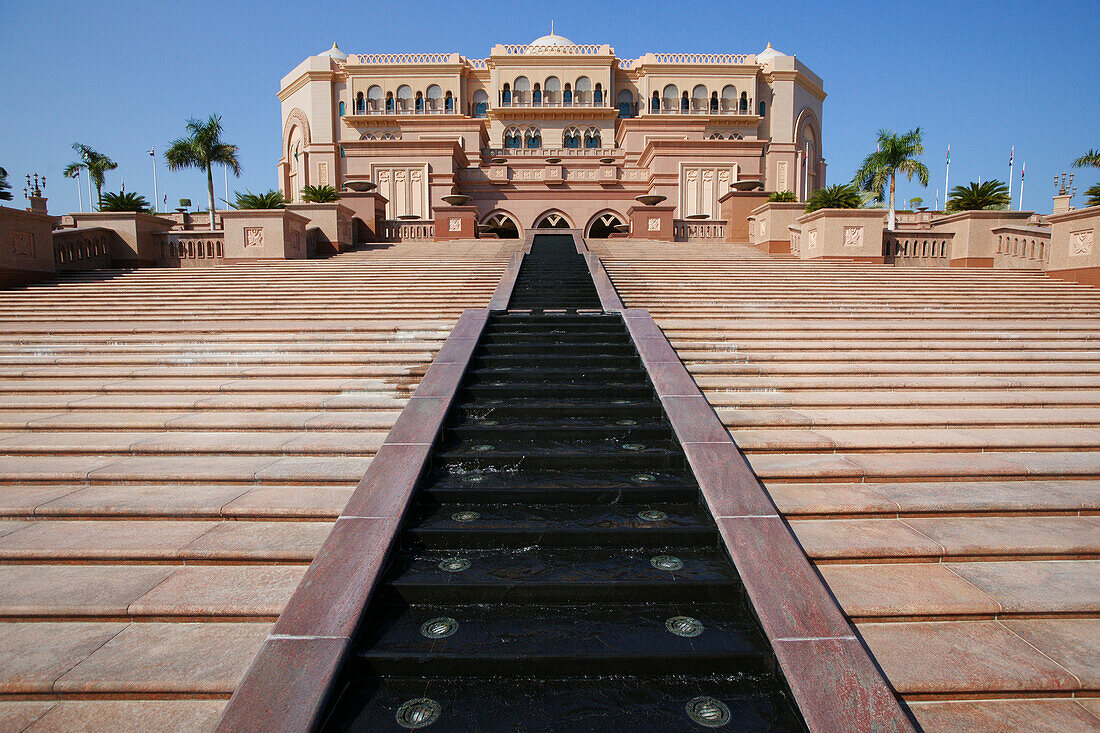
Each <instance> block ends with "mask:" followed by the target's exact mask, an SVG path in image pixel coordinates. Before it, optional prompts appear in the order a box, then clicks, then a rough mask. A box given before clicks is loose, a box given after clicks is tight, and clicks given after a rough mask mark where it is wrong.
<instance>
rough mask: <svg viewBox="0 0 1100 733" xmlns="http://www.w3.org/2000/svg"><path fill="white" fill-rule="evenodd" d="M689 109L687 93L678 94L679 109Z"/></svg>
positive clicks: (689, 102)
mask: <svg viewBox="0 0 1100 733" xmlns="http://www.w3.org/2000/svg"><path fill="white" fill-rule="evenodd" d="M689 109H691V101H690V100H689V99H688V93H687V92H684V93H683V94H682V95H681V96H680V111H681V112H687V111H688V110H689Z"/></svg>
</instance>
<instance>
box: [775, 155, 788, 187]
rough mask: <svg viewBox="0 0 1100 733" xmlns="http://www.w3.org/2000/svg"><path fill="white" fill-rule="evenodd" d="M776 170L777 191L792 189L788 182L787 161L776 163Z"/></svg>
mask: <svg viewBox="0 0 1100 733" xmlns="http://www.w3.org/2000/svg"><path fill="white" fill-rule="evenodd" d="M775 168H776V172H775V190H776V191H790V190H791V187H790V185H788V183H787V179H788V176H787V161H785V160H781V161H779V163H778V164H777V165H776V167H775Z"/></svg>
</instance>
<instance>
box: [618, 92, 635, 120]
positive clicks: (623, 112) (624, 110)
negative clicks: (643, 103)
mask: <svg viewBox="0 0 1100 733" xmlns="http://www.w3.org/2000/svg"><path fill="white" fill-rule="evenodd" d="M618 103H619V117H624V118H626V117H633V116H634V95H633V94H632V93H631V91H630V90H629V89H620V90H619V98H618Z"/></svg>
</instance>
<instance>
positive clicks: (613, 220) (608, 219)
mask: <svg viewBox="0 0 1100 733" xmlns="http://www.w3.org/2000/svg"><path fill="white" fill-rule="evenodd" d="M625 227H626V222H625V221H623V218H622V217H621V216H619V215H618V214H616V213H615V212H613V211H608V212H606V213H603V214H600V215H599V216H597V217H596V218H595V219H593V220H592V223H591V224H589V225H588V237H589V238H590V239H607V238H608V237H610V236H611V235H612V234H620V233H621V232H623V231H626V229H625Z"/></svg>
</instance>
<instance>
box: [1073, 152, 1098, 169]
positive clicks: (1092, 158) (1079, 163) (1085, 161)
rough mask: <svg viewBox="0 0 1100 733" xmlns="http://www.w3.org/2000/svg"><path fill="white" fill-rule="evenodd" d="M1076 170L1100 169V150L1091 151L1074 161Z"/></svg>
mask: <svg viewBox="0 0 1100 733" xmlns="http://www.w3.org/2000/svg"><path fill="white" fill-rule="evenodd" d="M1073 167H1074V168H1100V150H1089V151H1088V152H1087V153H1085V154H1084V155H1082V156H1081V157H1080V158H1078V159H1077V160H1075V161H1073Z"/></svg>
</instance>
